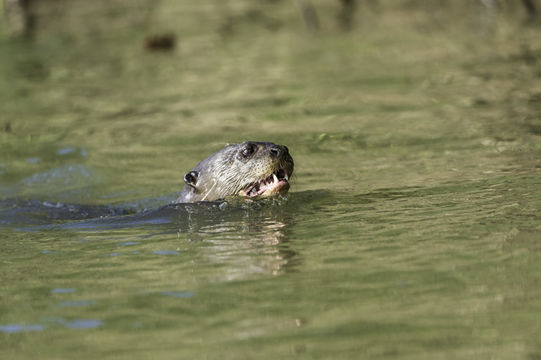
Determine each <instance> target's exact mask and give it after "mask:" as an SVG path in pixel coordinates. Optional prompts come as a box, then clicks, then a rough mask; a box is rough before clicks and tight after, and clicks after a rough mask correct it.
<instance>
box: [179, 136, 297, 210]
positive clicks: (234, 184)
mask: <svg viewBox="0 0 541 360" xmlns="http://www.w3.org/2000/svg"><path fill="white" fill-rule="evenodd" d="M292 173H293V159H292V158H291V155H289V150H288V148H287V147H286V146H283V145H276V144H273V143H267V142H254V141H247V142H244V143H242V144H235V145H229V146H227V147H225V148H223V149H222V150H220V151H218V152H216V153H214V154H212V155H211V156H209V157H208V158H206V159H205V160H203V161H201V162H200V163H199V164H197V165H196V166H195V167H194V168H193V170H192V171H190V172H188V173H186V175H184V182H185V183H186V185H185V186H184V189H183V190H182V193H181V194H180V197H179V198H178V199H177V200H176V202H177V203H181V202H195V201H213V200H218V199H223V198H225V197H228V196H233V195H240V196H243V197H247V198H259V197H268V196H271V195H274V194H280V193H286V192H287V191H288V190H289V178H290V177H291V174H292Z"/></svg>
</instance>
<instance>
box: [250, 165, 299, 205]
mask: <svg viewBox="0 0 541 360" xmlns="http://www.w3.org/2000/svg"><path fill="white" fill-rule="evenodd" d="M287 190H289V174H288V173H287V171H286V170H284V169H280V170H277V171H275V172H273V173H272V174H270V175H269V176H267V177H266V178H264V179H263V180H259V181H257V182H255V183H253V184H251V185H249V186H248V187H247V188H246V189H245V190H241V191H240V195H241V196H246V197H251V198H252V197H257V196H271V195H273V194H277V193H285V192H287Z"/></svg>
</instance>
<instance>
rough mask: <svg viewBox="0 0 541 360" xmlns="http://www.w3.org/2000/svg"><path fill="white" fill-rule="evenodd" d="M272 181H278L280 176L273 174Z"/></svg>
mask: <svg viewBox="0 0 541 360" xmlns="http://www.w3.org/2000/svg"><path fill="white" fill-rule="evenodd" d="M272 181H273V182H278V178H277V177H276V174H272Z"/></svg>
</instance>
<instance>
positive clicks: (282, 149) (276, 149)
mask: <svg viewBox="0 0 541 360" xmlns="http://www.w3.org/2000/svg"><path fill="white" fill-rule="evenodd" d="M269 153H270V155H271V157H272V158H274V159H279V158H280V157H282V156H286V155H288V154H289V149H288V148H287V146H283V145H272V147H271V148H270V149H269Z"/></svg>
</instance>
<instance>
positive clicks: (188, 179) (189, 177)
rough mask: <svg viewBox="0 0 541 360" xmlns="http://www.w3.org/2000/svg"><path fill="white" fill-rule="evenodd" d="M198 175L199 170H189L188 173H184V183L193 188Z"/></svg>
mask: <svg viewBox="0 0 541 360" xmlns="http://www.w3.org/2000/svg"><path fill="white" fill-rule="evenodd" d="M198 176H199V172H197V171H190V172H189V173H186V175H184V182H185V183H186V185H188V186H191V187H193V188H194V189H195V184H197V177H198Z"/></svg>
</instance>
